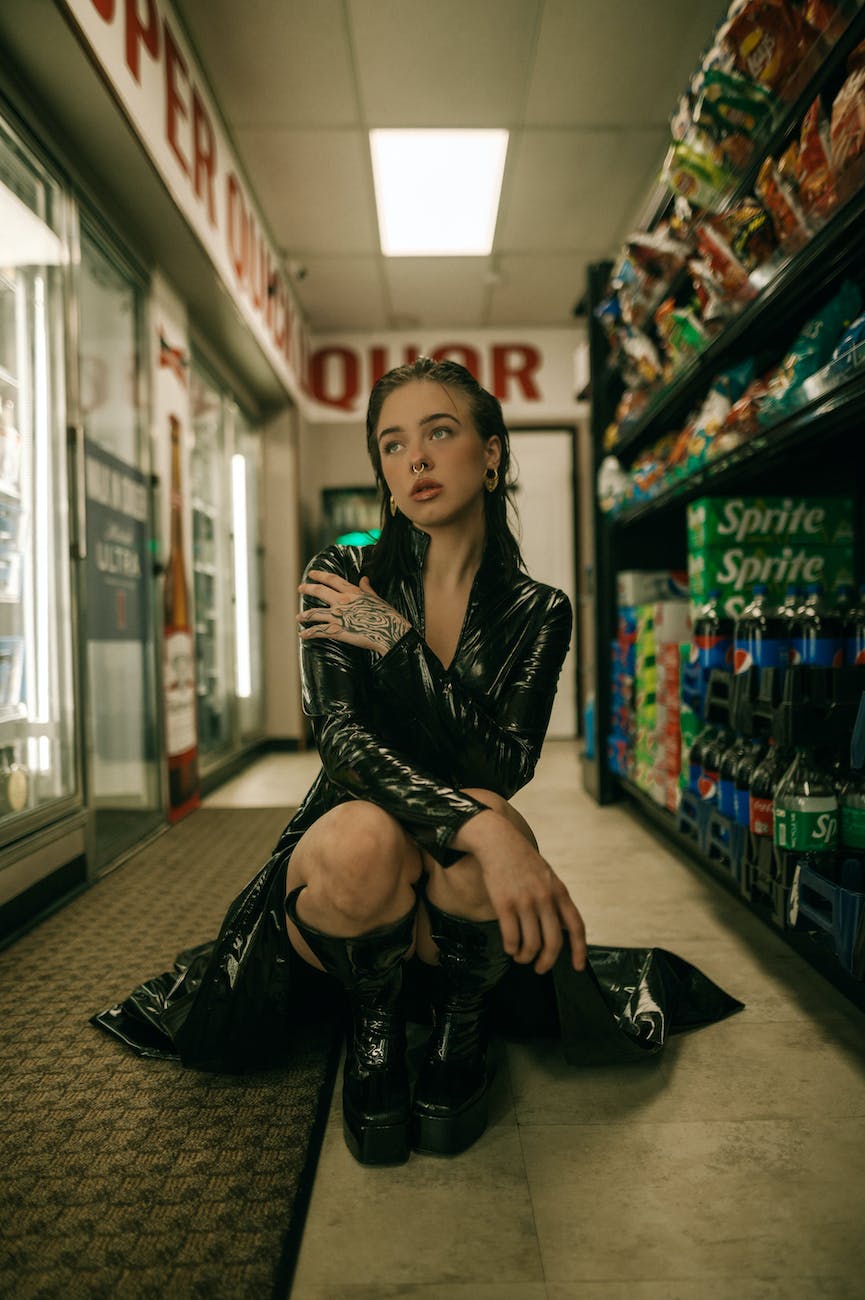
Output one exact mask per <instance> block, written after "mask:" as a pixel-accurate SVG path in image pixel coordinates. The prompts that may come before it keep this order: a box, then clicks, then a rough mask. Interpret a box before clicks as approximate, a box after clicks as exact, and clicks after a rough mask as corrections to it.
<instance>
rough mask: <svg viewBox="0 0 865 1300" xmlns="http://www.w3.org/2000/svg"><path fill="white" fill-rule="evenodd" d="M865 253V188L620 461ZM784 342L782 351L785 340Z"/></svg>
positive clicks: (698, 361) (658, 402) (649, 418)
mask: <svg viewBox="0 0 865 1300" xmlns="http://www.w3.org/2000/svg"><path fill="white" fill-rule="evenodd" d="M863 13H865V11H863ZM863 253H865V188H862V189H860V190H859V191H858V192H857V193H855V194H853V195H852V197H851V198H849V199H848V200H847V202H846V203H845V204H844V206H843V207H841V208H840V209H839V210H838V211H837V212H836V213H835V214H834V215H833V216H832V217H831V218H830V220H829V221H828V222H827V223H826V225H825V226H824V227H823V229H822V230H820V231H818V232H817V234H816V235H814V237H813V238H812V239H811V240H809V242H808V243H807V244H806V245H805V247H804V248H802V249H801V250H800V251H799V252H798V253H796V254H795V255H794V256H792V257H788V258H785V259H784V261H783V262H781V263H780V264H779V265H778V266H777V267H776V268H775V273H774V275H773V276H772V278H771V279H770V280H769V282H768V283H767V284H766V286H765V288H764V289H763V290H762V292H761V293H760V295H759V297H757V298H755V299H754V300H753V302H750V303H748V305H747V306H746V307H744V308H743V309H742V311H740V312H739V314H738V315H737V316H735V317H734V318H733V320H731V321H730V322H729V324H728V325H727V326H726V327H725V329H724V330H723V332H722V333H721V334H719V335H718V336H717V338H715V339H713V340H712V342H711V343H710V344H709V346H708V347H707V348H705V349H704V350H703V351H702V352H701V353H700V354H699V356H698V357H696V358H695V359H694V361H693V362H692V363H691V364H690V365H689V366H686V367H685V368H684V369H682V370H680V371H679V372H678V373H677V374H676V375H675V376H674V378H673V379H672V380H671V381H670V383H668V384H667V385H666V386H665V387H664V388H663V389H661V390H660V391H659V393H658V395H657V397H656V399H655V401H653V402H652V403H651V404H650V406H649V407H648V409H647V410H646V411H644V412H643V414H642V415H641V416H640V418H639V419H638V420H635V421H634V423H633V425H632V426H631V427H630V428H628V429H627V430H626V431H625V432H624V434H623V436H622V437H620V438H619V440H618V441H617V442H616V443H615V445H614V446H613V448H612V451H613V453H614V454H615V455H616V456H619V457H620V458H621V457H622V456H631V455H633V454H635V453H636V452H637V451H640V450H642V448H643V447H645V446H647V445H648V444H649V443H650V442H651V441H652V439H653V438H655V437H657V436H658V434H659V433H660V432H663V431H665V429H663V428H661V426H665V427H666V426H669V425H672V424H674V423H675V421H676V419H677V418H680V417H684V416H685V415H686V414H687V412H688V410H689V409H690V407H691V406H692V405H694V403H695V402H696V401H698V400H699V399H700V397H702V396H703V395H704V394H705V392H706V390H707V389H708V387H709V385H710V384H711V383H712V381H713V380H714V379H715V377H716V376H717V374H718V373H719V372H720V371H721V370H723V368H724V367H725V365H727V364H729V363H731V362H734V361H736V360H738V359H739V358H740V357H741V356H743V355H746V354H747V353H748V352H749V351H752V352H753V351H756V350H757V347H758V345H760V344H764V342H765V336H766V330H767V327H768V328H769V329H770V330H772V331H774V330H775V328H776V324H777V322H778V321H779V320H782V321H783V320H784V319H785V317H786V315H787V314H788V313H790V312H793V313H794V315H795V314H801V311H802V308H803V305H805V304H806V303H807V302H808V301H810V300H812V299H813V298H814V296H815V295H816V294H819V293H820V292H821V291H822V290H823V289H824V288H826V286H828V285H829V283H830V282H831V281H833V280H835V279H836V278H838V277H839V276H841V275H843V274H844V272H845V271H846V270H848V269H849V268H851V267H854V266H856V265H857V264H861V260H862V256H863ZM779 343H780V346H781V347H783V335H782V336H781V338H780V340H779Z"/></svg>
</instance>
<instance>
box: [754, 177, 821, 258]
mask: <svg viewBox="0 0 865 1300" xmlns="http://www.w3.org/2000/svg"><path fill="white" fill-rule="evenodd" d="M754 188H755V189H756V191H757V194H758V195H759V197H760V202H761V203H762V204H763V207H764V208H765V210H766V211H767V212H768V213H769V216H770V217H771V218H772V225H773V227H774V229H775V238H776V239H777V241H778V246H779V247H780V248H783V249H784V251H785V252H787V253H795V252H798V250H799V249H800V248H803V247H804V245H805V244H806V243H807V242H808V240H809V239H810V238H811V230H810V227H809V225H808V219H807V217H806V216H805V213H804V212H803V210H802V206H801V204H800V203H799V200H798V198H797V197H796V189H795V186H794V185H791V184H790V183H789V181H786V180H784V178H783V177H782V175H781V171H780V168H779V167H778V164H777V163H776V162H775V160H774V158H767V159H766V161H765V162H764V163H763V165H762V167H761V168H760V172H759V174H758V176H757V181H756V184H755V187H754Z"/></svg>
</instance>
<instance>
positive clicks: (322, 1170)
mask: <svg viewBox="0 0 865 1300" xmlns="http://www.w3.org/2000/svg"><path fill="white" fill-rule="evenodd" d="M316 767H317V761H316V759H315V757H314V756H313V755H296V756H294V755H292V756H281V755H280V756H269V757H268V758H266V759H263V760H262V761H261V762H260V763H259V764H257V765H256V766H255V767H254V768H252V769H250V770H249V772H247V773H246V774H244V775H243V776H241V777H240V778H238V779H237V780H236V781H235V782H232V783H231V784H230V785H227V786H225V787H223V789H222V790H220V791H218V792H217V793H216V794H214V795H213V796H211V798H210V799H209V800H208V805H209V806H220V807H226V806H238V805H239V804H244V803H247V804H249V805H250V806H252V805H258V806H261V804H262V803H263V802H265V803H266V802H268V801H269V800H270V799H271V798H272V799H273V801H274V802H281V803H285V802H287V801H292V802H293V801H295V800H296V799H297V798H299V796H300V795H301V794H302V792H303V790H304V789H305V787H306V785H307V783H308V780H309V777H310V775H311V773H312V772H313V771H314V770H315V768H316ZM578 772H579V767H578V762H577V749H576V746H575V745H574V744H572V743H571V742H567V741H553V742H548V744H547V746H546V748H545V750H544V755H543V759H542V761H541V764H540V766H539V768H538V772H537V775H536V777H535V780H534V781H533V782H532V784H531V785H530V786H529V787H528V788H527V789H526V790H524V791H522V792H521V793H520V794H519V795H518V796H517V798H516V799H515V803H516V804H517V805H518V806H519V808H520V810H521V812H523V814H524V815H525V816H526V817H527V818H528V819H529V821H530V822H531V823H532V825H533V826H534V829H535V831H536V833H537V834H538V838H539V840H540V845H541V850H542V852H544V853H545V854H546V856H547V857H548V859H549V860H550V862H551V863H552V864H553V865H554V867H555V868H556V869H557V870H558V871H559V872H560V873H561V875H562V876H563V878H564V879H565V880H566V882H567V884H568V886H569V888H570V889H571V891H572V893H573V896H574V898H575V899H576V900H577V902H578V904H579V906H580V907H581V910H582V911H583V915H584V917H585V919H586V924H587V928H588V934H589V940H590V942H596V943H606V942H610V943H617V944H622V945H626V944H634V945H644V944H653V945H658V946H664V947H668V948H671V949H673V950H674V951H676V952H678V953H680V954H681V955H682V956H684V957H687V958H689V959H690V960H691V961H693V962H695V963H697V964H698V965H699V966H700V967H701V968H702V969H703V970H704V971H705V972H706V974H707V975H709V976H711V977H712V978H713V979H716V980H717V981H718V982H719V983H720V984H721V985H722V986H723V987H724V988H726V989H727V990H728V991H729V992H730V993H732V994H734V995H735V996H736V997H738V998H741V999H742V1001H744V1002H745V1003H746V1009H745V1011H743V1012H741V1013H740V1014H738V1015H736V1016H733V1017H731V1018H730V1019H729V1020H726V1021H724V1022H722V1023H721V1024H719V1025H714V1026H712V1027H710V1028H707V1029H704V1030H701V1031H699V1032H697V1033H694V1034H691V1035H683V1036H681V1037H678V1038H674V1039H672V1040H671V1041H670V1042H669V1043H668V1045H667V1047H666V1048H665V1050H664V1052H663V1053H662V1055H661V1057H660V1059H657V1058H656V1059H655V1060H654V1061H652V1062H648V1063H646V1064H644V1065H638V1066H635V1067H630V1068H627V1067H624V1068H615V1069H592V1070H585V1071H581V1070H579V1069H574V1068H572V1067H568V1066H566V1065H564V1063H563V1062H562V1061H561V1059H560V1057H559V1052H558V1048H557V1046H556V1045H555V1044H541V1045H538V1044H536V1045H533V1046H531V1047H528V1046H523V1045H513V1044H508V1045H503V1044H502V1045H500V1047H501V1067H500V1069H499V1072H498V1075H497V1080H496V1083H495V1094H494V1099H493V1107H492V1109H493V1123H492V1124H491V1127H490V1128H489V1130H488V1131H487V1133H486V1134H485V1135H484V1137H483V1138H482V1139H481V1140H480V1141H479V1142H478V1144H477V1145H476V1146H475V1147H474V1148H473V1149H472V1150H471V1151H469V1152H467V1153H466V1154H465V1155H463V1156H460V1157H458V1158H457V1159H454V1160H436V1159H434V1158H432V1157H421V1156H412V1158H411V1160H410V1161H409V1163H408V1164H407V1165H404V1166H402V1167H400V1168H397V1169H380V1170H379V1169H368V1168H363V1167H361V1166H360V1165H358V1164H356V1163H355V1162H354V1160H353V1159H352V1157H351V1156H350V1155H349V1154H348V1152H347V1150H346V1148H345V1145H344V1143H343V1139H342V1132H341V1124H340V1115H339V1102H338V1093H337V1095H336V1096H335V1099H334V1106H333V1108H332V1111H331V1117H330V1122H329V1125H328V1129H327V1133H326V1136H325V1141H324V1146H323V1150H322V1154H321V1160H320V1162H319V1166H318V1172H317V1176H316V1182H315V1187H314V1191H313V1196H312V1202H311V1205H310V1210H309V1216H308V1219H307V1225H306V1231H305V1234H304V1240H303V1245H302V1248H301V1254H300V1259H299V1263H298V1269H297V1273H296V1278H295V1285H294V1289H293V1291H292V1296H293V1298H294V1300H396V1297H417V1298H418V1300H811V1298H813V1300H817V1298H818V1297H819V1300H849V1298H850V1297H852V1296H854V1295H862V1293H863V1292H862V1278H863V1276H865V1240H863V1236H862V1232H861V1217H862V1206H863V1204H865V1034H863V1029H865V1017H863V1016H862V1014H861V1013H860V1012H859V1011H858V1010H857V1009H855V1008H854V1007H852V1006H851V1004H850V1003H849V1002H847V1001H846V999H845V998H844V997H843V996H842V995H841V994H840V993H838V992H837V991H836V990H835V989H833V988H832V987H831V986H830V985H829V984H827V983H826V982H825V981H824V980H823V979H822V978H821V977H820V976H819V975H817V974H816V972H814V971H813V970H812V969H811V968H810V967H809V966H808V965H807V964H806V963H805V962H804V961H803V960H802V959H801V958H799V957H798V956H797V955H796V954H795V953H794V952H792V951H791V950H790V949H789V948H788V947H787V946H786V945H785V944H784V943H783V942H782V940H781V939H780V938H779V937H777V936H776V935H774V934H773V933H772V932H771V931H770V930H768V929H767V928H766V927H765V926H764V925H762V924H761V923H760V922H759V921H757V920H756V918H754V917H752V916H751V915H750V913H748V911H747V910H746V909H745V908H744V907H743V906H740V904H739V903H738V902H737V901H736V899H735V898H733V897H731V896H729V895H728V894H727V893H726V892H725V891H724V890H723V889H722V888H721V887H720V886H718V885H716V884H715V883H714V881H712V880H710V879H708V878H706V877H705V876H704V875H703V874H702V873H701V872H700V871H699V869H698V868H696V867H694V866H691V865H690V864H688V863H686V862H685V861H683V860H680V859H679V858H678V857H676V856H675V855H674V854H673V853H672V852H671V851H669V850H668V849H667V848H666V847H665V846H664V845H663V844H661V843H659V842H658V841H657V840H656V839H655V838H654V836H653V835H652V834H650V832H649V831H648V830H646V829H644V827H643V826H642V825H641V824H640V823H638V822H637V821H636V820H635V818H634V817H632V816H631V815H630V814H629V813H628V812H627V811H626V810H625V809H624V808H622V807H612V808H598V807H597V805H596V804H594V803H593V802H592V800H591V799H589V798H588V797H587V796H586V795H584V794H583V793H582V791H581V790H580V789H579V788H578V785H579V776H578Z"/></svg>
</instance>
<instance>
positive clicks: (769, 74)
mask: <svg viewBox="0 0 865 1300" xmlns="http://www.w3.org/2000/svg"><path fill="white" fill-rule="evenodd" d="M725 41H726V43H727V44H728V45H729V46H730V48H731V49H732V50H733V54H734V58H735V60H736V67H737V68H738V69H739V71H740V72H741V73H742V74H743V75H744V76H746V77H749V78H750V79H751V80H752V81H756V82H759V83H760V85H762V86H766V87H767V88H768V89H769V90H774V91H777V90H778V89H779V88H780V87H781V86H782V85H783V83H784V82H785V81H786V80H787V78H788V77H789V75H790V73H791V71H792V70H793V69H794V68H795V67H796V66H797V65H798V63H799V62H800V59H801V43H802V31H801V27H800V24H799V22H798V19H797V15H796V13H795V11H794V10H793V8H792V6H790V5H788V4H784V3H783V2H782V0H746V3H745V4H743V5H742V7H741V8H740V9H739V10H738V11H737V12H736V13H735V15H734V16H733V17H732V18H731V19H730V25H729V28H728V31H727V34H726V37H725Z"/></svg>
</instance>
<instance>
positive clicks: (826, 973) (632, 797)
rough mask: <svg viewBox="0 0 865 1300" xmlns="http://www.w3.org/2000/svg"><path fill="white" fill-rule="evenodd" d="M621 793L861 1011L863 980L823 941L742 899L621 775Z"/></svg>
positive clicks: (670, 819) (668, 816)
mask: <svg viewBox="0 0 865 1300" xmlns="http://www.w3.org/2000/svg"><path fill="white" fill-rule="evenodd" d="M616 780H617V782H618V784H619V786H620V788H621V791H622V793H623V794H624V795H625V796H626V798H627V799H628V801H629V802H630V803H631V804H632V805H633V807H634V809H635V810H636V812H637V813H638V814H639V815H640V816H642V817H643V818H644V819H645V820H646V821H648V822H649V823H650V827H651V829H652V830H654V831H657V832H659V834H660V835H661V837H662V838H663V839H664V840H665V841H668V842H669V844H671V845H672V846H673V847H674V848H675V849H676V850H678V853H677V857H679V858H680V859H682V860H684V862H685V864H686V865H687V866H693V867H695V868H697V869H698V870H699V871H701V872H705V873H706V874H707V875H709V876H711V878H712V879H713V880H714V881H716V882H717V883H718V884H719V885H722V886H723V887H724V889H726V890H727V892H728V893H731V894H733V895H734V897H735V898H736V899H737V900H738V901H739V902H740V903H742V905H743V906H744V907H746V908H747V909H748V911H749V912H751V913H753V915H754V916H756V917H757V918H758V919H759V920H760V921H762V922H763V924H764V925H765V926H766V927H767V928H768V929H769V930H771V931H772V933H773V934H775V935H777V936H778V937H779V938H780V939H783V940H784V942H785V943H786V944H788V946H789V947H790V948H792V949H793V950H794V951H795V952H797V953H798V954H799V956H800V957H804V958H805V960H806V961H807V962H808V963H809V964H810V965H811V966H813V967H814V968H815V970H817V971H819V972H820V974H821V975H822V976H823V977H824V978H825V979H827V980H828V981H829V983H830V984H833V985H834V986H835V988H837V989H839V990H840V992H841V993H843V994H844V995H845V997H847V998H848V999H849V1000H850V1001H851V1002H852V1003H854V1005H855V1006H857V1007H859V1008H860V1010H862V1011H865V982H863V981H861V980H857V979H854V978H853V976H852V975H851V974H850V973H849V971H846V970H845V969H844V967H843V966H842V965H841V963H840V962H839V960H838V958H837V957H836V956H835V954H834V952H832V951H831V948H830V946H829V944H828V936H827V941H821V937H820V935H817V936H816V937H815V936H814V935H812V934H811V932H810V931H808V930H791V929H788V928H787V927H786V926H785V927H784V928H782V927H781V926H779V925H776V923H775V922H774V921H773V920H772V913H771V908H770V907H769V906H768V904H765V903H762V902H759V901H758V900H756V899H752V900H751V901H749V900H748V899H746V898H745V897H744V896H743V895H742V893H741V891H740V889H739V886H738V884H737V882H736V881H735V880H734V879H733V877H732V876H731V875H730V874H729V872H727V871H725V870H724V869H723V867H721V866H719V864H718V863H717V862H715V861H714V860H713V859H712V858H710V857H708V856H707V855H706V854H705V853H702V852H701V851H700V849H699V848H697V846H696V845H695V844H694V842H693V841H692V840H690V839H688V838H687V836H685V835H683V834H682V833H681V832H680V831H679V830H678V828H677V826H676V819H675V817H674V816H673V814H672V813H671V812H669V811H668V809H666V808H661V807H660V806H659V805H658V804H657V803H655V801H654V799H652V798H651V796H650V795H648V794H646V792H645V791H644V790H641V789H640V787H639V786H638V785H635V784H634V782H633V781H630V780H628V779H627V778H625V777H617V778H616Z"/></svg>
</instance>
